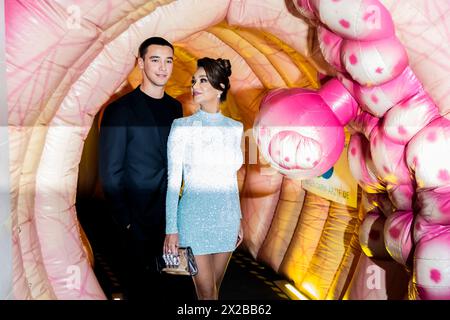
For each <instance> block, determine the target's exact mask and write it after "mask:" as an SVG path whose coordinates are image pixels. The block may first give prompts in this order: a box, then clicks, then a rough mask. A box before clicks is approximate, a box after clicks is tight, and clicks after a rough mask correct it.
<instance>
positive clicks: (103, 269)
mask: <svg viewBox="0 0 450 320" xmlns="http://www.w3.org/2000/svg"><path fill="white" fill-rule="evenodd" d="M77 212H78V218H79V220H80V223H81V225H82V226H83V229H84V231H85V232H86V235H87V237H88V238H89V241H90V243H91V246H92V248H93V251H94V257H95V268H94V271H95V273H96V275H97V278H98V280H99V282H100V285H101V286H102V288H103V290H104V291H105V294H106V295H107V297H108V298H109V299H114V298H121V297H122V292H123V288H122V287H121V283H120V277H119V275H118V266H119V265H120V261H119V260H120V257H118V255H117V252H118V250H117V248H118V247H119V243H118V236H117V232H118V231H117V229H116V226H115V224H114V223H113V222H112V220H111V218H110V216H109V214H108V212H107V210H105V206H104V203H103V202H102V201H98V200H92V199H89V200H81V199H78V200H77ZM282 279H283V278H282V277H280V276H279V275H277V274H276V273H275V272H274V271H273V270H272V269H271V268H269V267H266V266H264V265H261V264H260V263H258V262H256V261H254V259H253V258H252V257H251V256H250V255H249V254H248V253H246V252H242V251H236V252H235V253H234V254H233V256H232V258H231V261H230V264H229V266H228V269H227V272H226V274H225V277H224V280H223V283H222V288H221V291H220V299H221V300H288V299H289V298H288V297H287V296H286V295H285V294H284V293H283V292H282V291H281V290H280V289H279V288H278V287H277V286H276V285H275V284H274V281H277V280H282Z"/></svg>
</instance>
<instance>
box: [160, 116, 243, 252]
mask: <svg viewBox="0 0 450 320" xmlns="http://www.w3.org/2000/svg"><path fill="white" fill-rule="evenodd" d="M242 134H243V126H242V123H240V122H238V121H235V120H233V119H231V118H228V117H225V116H224V115H223V114H222V113H220V112H217V113H209V112H206V111H203V110H201V109H199V110H198V111H197V112H196V113H195V114H193V115H191V116H189V117H185V118H179V119H176V120H174V122H173V123H172V127H171V129H170V134H169V138H168V141H167V160H168V167H167V169H168V171H167V175H168V188H167V196H166V234H173V233H178V235H179V245H180V246H190V247H191V248H192V251H193V253H194V254H195V255H202V254H210V253H219V252H230V251H233V250H234V249H235V246H236V240H237V236H238V232H239V224H240V219H241V208H240V202H239V189H238V183H237V175H236V174H237V170H239V168H240V167H241V165H242V161H243V156H242V151H241V139H242ZM182 180H184V187H183V193H182V196H181V198H179V194H180V187H181V183H182Z"/></svg>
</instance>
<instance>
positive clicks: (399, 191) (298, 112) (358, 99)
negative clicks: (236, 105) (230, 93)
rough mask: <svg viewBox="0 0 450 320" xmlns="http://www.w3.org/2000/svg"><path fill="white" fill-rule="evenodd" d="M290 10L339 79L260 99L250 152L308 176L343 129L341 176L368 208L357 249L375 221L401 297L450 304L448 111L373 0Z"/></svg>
mask: <svg viewBox="0 0 450 320" xmlns="http://www.w3.org/2000/svg"><path fill="white" fill-rule="evenodd" d="M296 6H297V8H298V10H299V11H300V12H301V13H302V14H303V15H304V16H305V17H306V18H308V19H311V20H312V21H313V23H314V24H316V25H317V28H318V33H319V41H320V48H321V50H322V53H323V55H324V57H325V59H326V60H327V61H328V62H329V63H330V64H331V65H332V66H333V67H335V69H336V70H337V71H338V75H337V79H339V80H336V79H334V80H331V81H329V82H328V83H326V84H325V85H324V86H323V87H322V88H321V89H320V90H319V91H318V92H317V93H315V92H313V91H310V90H305V89H282V90H278V91H275V92H273V93H271V94H269V95H268V96H267V97H266V98H265V100H264V101H263V104H262V110H261V113H260V114H259V117H258V119H257V120H256V123H255V127H254V132H255V138H256V140H257V142H258V145H259V147H260V148H261V149H262V150H263V153H264V155H265V158H266V159H267V160H268V161H270V162H271V163H272V164H273V166H274V167H275V168H277V169H279V170H282V171H283V172H284V173H285V174H287V175H292V176H293V177H300V178H311V177H314V176H318V175H321V174H323V173H325V172H326V171H327V170H328V169H329V168H330V167H331V166H332V165H333V164H334V163H335V162H336V160H337V158H338V156H339V154H340V153H341V152H342V150H343V146H344V139H343V136H344V128H343V127H344V126H345V125H347V124H349V125H350V127H351V128H352V129H353V135H352V137H351V140H350V146H349V155H348V157H349V161H350V168H351V171H352V173H353V175H354V177H355V178H356V179H357V180H358V182H359V185H360V186H361V187H362V189H363V190H364V191H365V192H366V193H367V194H368V197H369V200H370V201H373V202H375V203H376V208H374V209H373V210H372V211H370V213H368V215H367V217H366V219H365V221H364V222H363V224H362V226H361V233H362V235H361V238H362V239H366V241H365V242H362V243H361V245H362V246H363V249H364V247H366V248H365V250H366V251H371V248H369V244H368V242H369V239H371V235H370V234H368V235H367V236H365V235H364V233H370V232H371V230H372V224H373V223H374V220H376V219H379V218H380V217H381V218H382V220H385V221H384V230H383V232H384V244H385V249H386V250H387V252H388V253H389V254H390V255H391V256H392V258H393V259H394V260H395V261H397V262H399V263H401V264H403V265H405V266H406V267H407V268H409V269H411V270H412V271H413V276H412V280H411V281H412V285H413V289H412V290H413V291H412V292H410V295H414V294H417V296H418V298H421V299H450V272H449V270H450V160H449V159H450V121H449V120H448V119H447V118H445V115H446V114H447V112H448V111H449V110H448V104H447V105H443V106H441V107H438V106H437V105H436V104H435V103H434V102H433V100H432V98H431V97H430V95H429V94H428V93H427V90H425V89H424V87H423V85H422V84H421V82H420V80H419V79H418V78H417V77H416V75H415V73H414V71H413V70H412V69H411V68H410V67H409V64H408V56H407V52H406V50H405V48H404V47H403V45H402V44H401V42H400V41H399V39H398V38H397V36H396V34H395V29H394V23H393V20H392V18H391V15H390V13H389V11H388V10H387V9H386V8H385V7H384V6H383V5H382V3H381V2H380V1H378V0H361V1H346V0H298V1H296ZM373 236H374V234H372V239H371V240H373ZM382 239H383V237H377V238H375V240H378V241H382ZM375 247H377V248H384V246H383V245H381V246H375ZM381 251H384V250H381ZM370 254H371V255H373V256H375V257H376V256H377V255H379V256H383V255H384V252H372V251H371V252H370Z"/></svg>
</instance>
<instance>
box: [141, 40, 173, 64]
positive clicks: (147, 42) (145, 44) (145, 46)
mask: <svg viewBox="0 0 450 320" xmlns="http://www.w3.org/2000/svg"><path fill="white" fill-rule="evenodd" d="M152 44H156V45H158V46H167V47H169V48H171V49H172V51H173V45H172V44H171V43H170V42H169V41H167V40H166V39H164V38H161V37H151V38H148V39H146V40H145V41H144V42H142V43H141V45H140V46H139V57H141V58H142V59H144V57H145V54H146V53H147V49H148V47H150V46H151V45H152Z"/></svg>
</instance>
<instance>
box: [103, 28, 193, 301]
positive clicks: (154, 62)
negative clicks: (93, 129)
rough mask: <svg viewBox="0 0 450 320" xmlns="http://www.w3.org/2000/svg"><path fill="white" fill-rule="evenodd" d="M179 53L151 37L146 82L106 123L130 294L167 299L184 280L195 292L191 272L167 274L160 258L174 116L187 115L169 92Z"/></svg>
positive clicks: (143, 58) (144, 59) (110, 186)
mask: <svg viewBox="0 0 450 320" xmlns="http://www.w3.org/2000/svg"><path fill="white" fill-rule="evenodd" d="M173 55H174V50H173V46H172V45H171V44H170V43H169V42H168V41H166V40H165V39H163V38H159V37H152V38H149V39H147V40H145V41H144V42H143V43H142V44H141V45H140V47H139V58H138V65H139V68H140V69H141V71H142V76H143V81H142V83H141V85H140V86H138V87H137V88H136V89H135V90H134V91H132V92H130V93H128V94H126V95H124V96H123V97H121V98H119V99H118V100H116V101H115V102H113V103H111V104H110V105H109V106H108V107H107V108H106V109H105V112H104V114H103V119H102V122H101V128H100V142H99V144H100V146H99V161H100V163H99V168H100V179H101V183H102V187H103V191H104V194H105V197H106V199H107V200H108V202H109V204H110V205H111V211H112V214H113V218H114V220H115V221H116V222H117V224H118V225H119V228H120V229H121V230H122V234H123V235H124V241H123V243H124V248H123V249H124V251H125V256H124V258H123V259H124V265H125V270H126V271H125V274H126V275H125V279H126V284H125V289H126V295H127V298H128V299H146V298H149V297H150V296H151V295H153V296H157V297H159V298H164V297H166V296H168V295H169V294H170V293H169V291H173V292H177V291H178V289H179V287H180V281H181V282H184V283H183V284H182V286H183V287H185V288H186V290H185V291H184V293H187V292H189V293H188V294H187V297H188V298H189V294H190V293H193V289H192V291H191V290H190V289H189V288H187V287H189V286H190V285H192V284H190V283H188V282H192V280H191V279H188V278H190V277H186V278H185V279H183V278H184V277H181V278H180V277H176V276H168V275H161V274H159V273H158V272H157V270H156V263H155V257H156V256H160V255H162V247H163V243H164V237H165V199H166V191H167V138H168V135H169V131H170V127H171V125H172V122H173V120H174V119H176V118H181V117H182V116H183V111H182V107H181V103H180V102H178V101H177V100H176V99H174V98H172V97H171V96H169V95H168V94H166V93H165V91H164V90H165V86H166V84H167V81H168V80H169V78H170V76H171V74H172V69H173ZM174 278H177V279H174ZM174 281H175V282H174ZM186 286H187V287H186ZM172 296H173V294H172ZM181 297H182V298H186V295H184V296H181Z"/></svg>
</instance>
